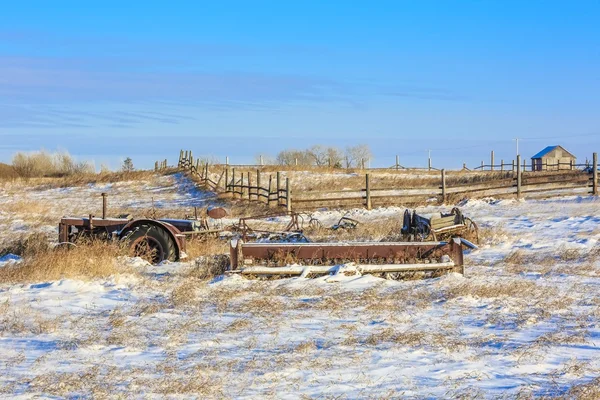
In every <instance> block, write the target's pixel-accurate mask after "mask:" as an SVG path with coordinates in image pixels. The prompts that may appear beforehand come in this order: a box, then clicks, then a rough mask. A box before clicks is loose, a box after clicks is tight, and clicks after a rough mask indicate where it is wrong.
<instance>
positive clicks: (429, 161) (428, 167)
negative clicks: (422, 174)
mask: <svg viewBox="0 0 600 400" xmlns="http://www.w3.org/2000/svg"><path fill="white" fill-rule="evenodd" d="M427 169H429V171H431V157H428V158H427Z"/></svg>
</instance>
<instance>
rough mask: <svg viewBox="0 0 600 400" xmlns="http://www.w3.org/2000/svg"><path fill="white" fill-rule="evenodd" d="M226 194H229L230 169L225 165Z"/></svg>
mask: <svg viewBox="0 0 600 400" xmlns="http://www.w3.org/2000/svg"><path fill="white" fill-rule="evenodd" d="M225 192H229V167H227V164H225Z"/></svg>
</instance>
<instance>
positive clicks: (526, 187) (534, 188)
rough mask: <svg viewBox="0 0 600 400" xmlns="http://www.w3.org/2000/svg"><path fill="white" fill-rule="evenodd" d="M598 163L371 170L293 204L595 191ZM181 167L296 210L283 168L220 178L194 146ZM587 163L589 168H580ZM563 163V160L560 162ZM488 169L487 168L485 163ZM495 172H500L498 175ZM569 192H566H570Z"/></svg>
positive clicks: (211, 185) (217, 186) (224, 188)
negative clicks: (403, 183)
mask: <svg viewBox="0 0 600 400" xmlns="http://www.w3.org/2000/svg"><path fill="white" fill-rule="evenodd" d="M592 160H593V161H592V163H591V164H592V165H589V163H586V164H583V165H574V164H572V163H569V168H568V169H565V170H558V171H556V172H555V171H552V170H550V169H549V170H545V171H535V172H533V171H529V172H527V171H525V168H524V167H523V163H522V162H521V157H520V156H517V160H516V162H513V163H512V164H509V165H510V166H511V169H506V170H505V169H504V167H503V165H504V163H501V164H500V168H499V169H494V167H495V166H493V164H492V168H491V170H495V171H496V172H501V173H500V174H498V175H499V177H498V178H497V179H493V180H489V181H486V182H476V181H474V182H473V183H464V184H460V185H449V184H448V180H447V179H446V170H445V169H442V170H440V171H439V181H438V182H439V185H435V186H428V187H393V188H384V187H374V185H373V184H372V180H371V174H370V173H368V172H367V173H366V174H365V180H364V186H363V187H362V188H360V189H344V190H325V191H312V190H311V191H304V192H302V193H298V194H295V195H294V198H293V204H294V205H297V206H296V207H297V208H298V209H301V210H302V209H311V208H318V207H326V206H341V207H350V206H364V207H366V208H367V209H371V208H372V207H373V206H374V205H377V206H383V205H394V204H413V203H422V202H426V201H431V200H432V199H436V200H438V201H440V202H442V203H443V202H446V201H448V200H449V199H457V198H458V197H460V198H464V197H469V198H476V197H489V196H495V197H513V196H514V197H516V198H517V199H519V198H522V197H523V196H524V195H527V196H528V197H535V195H536V194H537V195H548V194H552V192H556V193H555V194H556V195H565V194H574V193H581V194H593V195H598V157H597V153H594V154H593V158H592ZM178 166H179V168H181V169H184V170H188V171H189V172H190V174H191V175H192V176H194V177H196V178H197V179H199V180H200V182H201V184H203V185H204V186H205V187H206V188H208V189H209V190H213V191H216V192H224V193H230V194H231V196H232V197H233V198H239V199H247V200H252V201H261V202H264V203H266V204H268V205H269V206H278V207H285V208H286V210H287V211H288V212H289V211H292V182H291V180H290V179H289V178H288V177H286V178H285V181H284V180H283V179H282V176H281V173H280V172H276V173H275V175H274V176H273V175H272V174H270V175H268V177H267V178H266V179H265V176H264V174H261V171H260V169H256V173H255V174H254V173H253V172H250V171H248V172H246V173H242V172H239V170H238V171H236V168H235V167H230V166H229V165H225V166H220V169H221V170H222V171H221V173H220V174H219V175H220V176H219V178H218V179H217V181H215V180H213V179H211V176H213V177H214V176H216V174H215V173H213V174H211V173H209V165H208V163H204V164H203V163H201V162H200V161H199V160H196V162H195V163H194V158H193V156H192V153H191V151H189V152H188V151H185V152H184V151H183V150H182V151H181V153H180V157H179V164H178ZM580 167H584V168H583V169H579V168H580ZM559 168H560V164H559ZM482 169H483V168H482ZM494 176H495V175H494ZM565 192H566V193H565Z"/></svg>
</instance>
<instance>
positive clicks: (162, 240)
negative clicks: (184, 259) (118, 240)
mask: <svg viewBox="0 0 600 400" xmlns="http://www.w3.org/2000/svg"><path fill="white" fill-rule="evenodd" d="M122 238H123V240H127V241H129V243H130V244H129V249H130V252H131V255H132V256H134V257H142V258H143V259H145V260H147V261H148V262H150V263H151V264H160V263H161V262H163V261H165V260H168V261H175V260H176V259H177V250H176V246H175V242H174V241H173V239H172V238H171V236H170V235H169V233H168V232H167V231H166V230H165V229H163V228H161V227H159V226H156V225H150V224H143V225H138V226H136V227H134V228H132V229H131V230H129V231H127V232H124V233H123V235H122Z"/></svg>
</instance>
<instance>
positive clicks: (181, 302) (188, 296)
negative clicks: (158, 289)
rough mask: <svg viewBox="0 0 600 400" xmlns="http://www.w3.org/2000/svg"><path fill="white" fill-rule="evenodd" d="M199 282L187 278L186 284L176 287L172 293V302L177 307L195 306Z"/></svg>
mask: <svg viewBox="0 0 600 400" xmlns="http://www.w3.org/2000/svg"><path fill="white" fill-rule="evenodd" d="M197 290H198V282H197V281H196V280H194V279H189V278H187V279H186V280H185V282H183V283H182V284H180V285H179V286H176V287H175V288H174V289H173V292H171V302H172V303H173V305H174V306H175V307H182V306H187V305H190V304H194V303H195V302H196V298H197Z"/></svg>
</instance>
